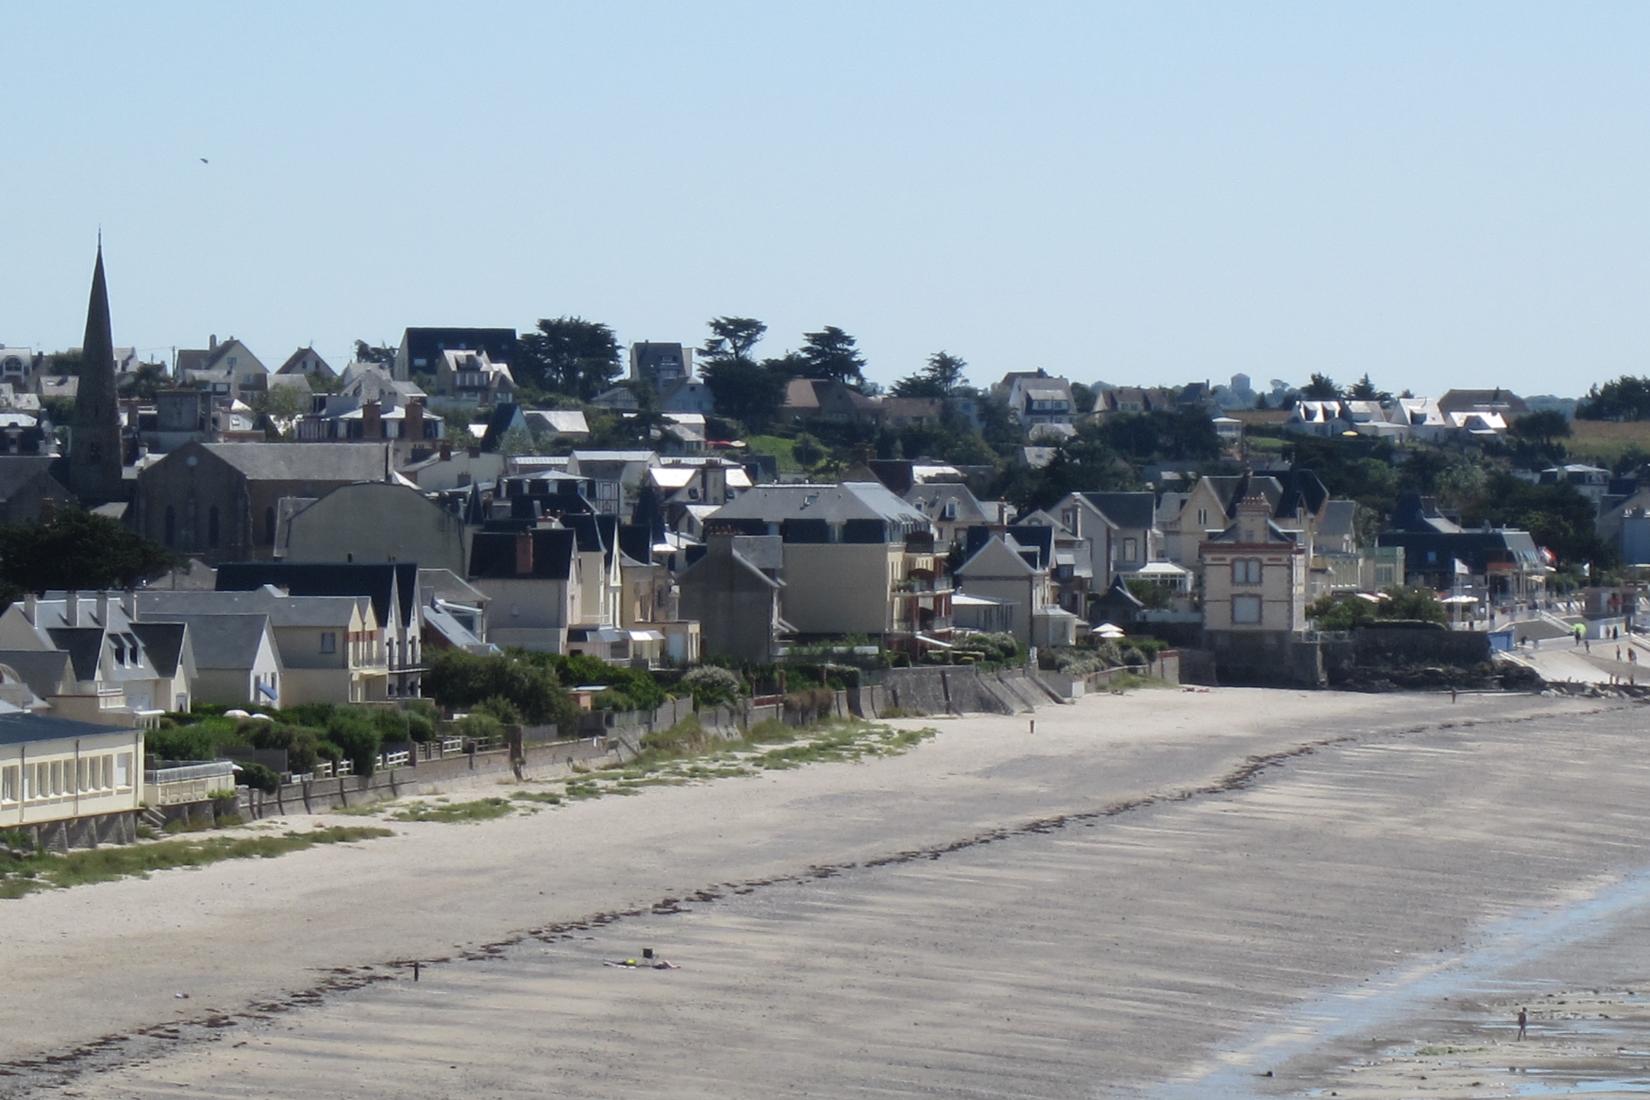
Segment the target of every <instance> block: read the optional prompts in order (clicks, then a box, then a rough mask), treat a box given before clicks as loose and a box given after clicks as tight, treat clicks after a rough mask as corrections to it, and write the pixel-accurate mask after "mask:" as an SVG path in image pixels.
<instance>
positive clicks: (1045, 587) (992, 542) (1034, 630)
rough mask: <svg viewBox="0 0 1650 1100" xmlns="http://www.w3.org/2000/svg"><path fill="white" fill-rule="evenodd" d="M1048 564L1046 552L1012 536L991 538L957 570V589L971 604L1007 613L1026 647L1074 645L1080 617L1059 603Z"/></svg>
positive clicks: (1008, 619)
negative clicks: (988, 603) (983, 603)
mask: <svg viewBox="0 0 1650 1100" xmlns="http://www.w3.org/2000/svg"><path fill="white" fill-rule="evenodd" d="M1039 530H1040V531H1041V532H1042V533H1043V534H1045V535H1046V534H1049V533H1050V532H1049V529H1048V528H1041V529H1039ZM1049 564H1050V563H1049V560H1048V558H1047V556H1046V554H1045V553H1042V552H1040V551H1039V549H1037V548H1035V547H1027V546H1025V545H1022V544H1021V543H1020V542H1019V540H1018V539H1016V538H1015V537H1014V536H1013V535H1010V534H989V535H988V536H987V537H986V538H985V540H984V541H983V542H982V543H980V545H979V548H978V549H977V550H975V551H974V553H972V554H971V555H969V558H968V560H967V561H965V562H963V564H962V565H960V566H958V567H957V572H956V578H957V585H958V587H959V588H960V590H961V591H962V592H963V593H965V594H966V595H968V596H969V597H971V598H972V599H975V600H979V599H984V600H989V601H992V604H993V605H995V606H996V607H999V608H1001V607H1006V608H1008V609H1009V610H1008V612H1007V615H1006V617H1007V623H1008V625H1007V629H1008V631H1009V632H1010V633H1012V634H1013V635H1014V637H1015V639H1016V640H1018V641H1019V643H1020V644H1021V645H1024V646H1069V645H1072V644H1073V643H1075V641H1076V640H1077V624H1078V617H1077V616H1076V615H1074V614H1072V613H1071V612H1069V611H1067V610H1065V609H1064V608H1062V607H1060V606H1059V604H1058V603H1056V602H1055V593H1054V584H1053V578H1052V576H1051V575H1050V572H1049Z"/></svg>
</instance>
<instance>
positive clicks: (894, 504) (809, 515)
mask: <svg viewBox="0 0 1650 1100" xmlns="http://www.w3.org/2000/svg"><path fill="white" fill-rule="evenodd" d="M706 530H707V532H731V533H734V534H741V535H778V536H779V537H780V542H781V546H782V552H783V558H784V564H783V569H782V571H781V576H782V578H783V579H784V581H785V587H784V589H783V592H782V605H783V615H784V618H785V620H786V621H787V622H789V623H791V624H793V625H794V626H795V628H796V630H797V632H798V633H799V634H801V635H815V636H820V637H839V636H842V635H845V634H864V635H866V636H867V637H873V638H878V639H882V640H884V641H885V642H889V643H893V642H902V643H903V642H912V643H913V644H919V643H920V639H918V638H917V636H918V635H930V636H932V635H934V634H936V633H945V632H949V630H950V628H951V607H950V597H951V585H950V583H949V582H948V581H947V580H946V579H945V577H944V574H943V560H942V559H941V558H940V557H938V556H936V554H935V550H934V536H933V528H932V527H931V525H930V524H929V522H928V519H927V517H926V516H924V515H923V514H922V513H921V512H918V511H917V510H916V509H915V508H912V507H911V506H910V505H909V504H907V503H905V502H904V501H903V500H901V499H900V498H899V497H897V496H895V495H894V494H893V493H891V492H890V491H889V490H888V489H887V488H885V487H884V486H882V485H880V484H877V483H875V482H845V483H843V484H841V485H811V484H797V485H758V486H755V487H754V488H752V489H750V490H749V491H747V492H745V493H743V494H742V495H740V496H739V497H738V498H737V499H736V500H734V501H733V502H732V503H730V504H727V505H725V506H723V507H722V508H721V509H720V510H719V511H717V512H715V513H713V514H712V515H711V517H710V518H709V519H708V520H707V521H706ZM804 579H805V580H804Z"/></svg>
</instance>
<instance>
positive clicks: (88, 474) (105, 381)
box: [69, 230, 124, 505]
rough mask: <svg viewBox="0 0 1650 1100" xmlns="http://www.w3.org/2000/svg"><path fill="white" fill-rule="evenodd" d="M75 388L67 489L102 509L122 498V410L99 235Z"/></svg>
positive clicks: (81, 499)
mask: <svg viewBox="0 0 1650 1100" xmlns="http://www.w3.org/2000/svg"><path fill="white" fill-rule="evenodd" d="M80 353H81V363H80V381H79V388H78V389H77V390H76V391H75V399H74V424H73V427H72V428H71V429H70V431H71V434H70V436H69V487H70V488H71V489H73V490H74V493H75V495H76V496H78V497H79V498H80V501H81V503H82V504H87V505H94V504H105V503H108V502H109V501H113V500H119V499H121V498H122V496H123V495H124V494H123V492H122V485H121V479H120V465H121V464H120V406H119V402H118V400H117V398H116V394H115V341H114V336H113V334H112V328H111V326H110V323H109V286H108V283H107V282H106V280H105V278H104V274H103V232H102V230H99V231H98V235H97V265H96V266H95V267H94V268H93V269H92V294H91V298H90V300H88V302H87V303H86V337H85V339H84V340H82V341H81V344H80Z"/></svg>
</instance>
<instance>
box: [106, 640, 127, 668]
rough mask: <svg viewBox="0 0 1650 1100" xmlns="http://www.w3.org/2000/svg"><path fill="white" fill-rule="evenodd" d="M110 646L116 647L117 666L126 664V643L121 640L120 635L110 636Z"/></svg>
mask: <svg viewBox="0 0 1650 1100" xmlns="http://www.w3.org/2000/svg"><path fill="white" fill-rule="evenodd" d="M109 644H110V645H111V646H113V647H114V651H115V664H117V665H124V664H125V663H126V643H125V642H123V641H121V640H120V635H119V634H111V635H109Z"/></svg>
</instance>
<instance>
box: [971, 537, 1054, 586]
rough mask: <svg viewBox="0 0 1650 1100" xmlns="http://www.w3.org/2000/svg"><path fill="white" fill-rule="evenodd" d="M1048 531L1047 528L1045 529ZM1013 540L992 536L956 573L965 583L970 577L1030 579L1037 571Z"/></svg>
mask: <svg viewBox="0 0 1650 1100" xmlns="http://www.w3.org/2000/svg"><path fill="white" fill-rule="evenodd" d="M1045 530H1046V528H1045ZM1011 543H1013V540H1012V539H1009V538H1007V537H1006V536H1003V535H992V536H991V537H990V538H989V539H987V540H986V542H985V544H984V545H982V546H981V547H980V548H979V549H978V550H976V551H975V552H974V553H973V554H972V555H970V556H969V558H968V560H967V561H965V562H963V563H962V565H961V566H960V567H958V569H957V571H956V575H957V576H958V577H959V578H960V579H962V580H963V581H964V582H966V581H967V580H968V578H969V577H971V576H972V577H1030V576H1035V575H1036V573H1037V569H1036V567H1035V566H1033V565H1032V564H1031V563H1030V562H1028V561H1026V559H1025V558H1024V557H1023V556H1021V554H1020V551H1019V548H1018V546H1017V545H1011Z"/></svg>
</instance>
